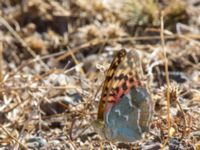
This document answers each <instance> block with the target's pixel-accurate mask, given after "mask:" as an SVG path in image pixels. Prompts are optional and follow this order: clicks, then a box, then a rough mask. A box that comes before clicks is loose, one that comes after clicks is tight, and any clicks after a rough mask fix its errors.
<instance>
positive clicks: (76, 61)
mask: <svg viewBox="0 0 200 150" xmlns="http://www.w3.org/2000/svg"><path fill="white" fill-rule="evenodd" d="M68 50H69V53H70V55H71V57H72V59H73V60H74V62H75V64H76V65H78V64H80V63H79V62H78V60H77V59H76V57H75V56H74V53H72V51H71V49H70V48H68ZM80 71H81V73H82V74H83V75H85V73H84V71H83V68H82V67H81V68H80Z"/></svg>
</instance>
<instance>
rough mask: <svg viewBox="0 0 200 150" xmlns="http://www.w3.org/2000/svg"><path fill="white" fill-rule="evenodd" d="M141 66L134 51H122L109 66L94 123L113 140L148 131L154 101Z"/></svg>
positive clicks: (126, 138)
mask: <svg viewBox="0 0 200 150" xmlns="http://www.w3.org/2000/svg"><path fill="white" fill-rule="evenodd" d="M119 57H120V58H119ZM138 65H139V63H138V55H137V54H136V53H135V52H132V51H131V52H128V53H127V52H126V51H125V50H121V51H120V52H118V54H117V55H116V57H115V58H114V60H113V61H112V63H111V66H110V68H109V69H108V72H107V76H106V79H105V82H104V86H103V91H102V96H101V99H100V104H99V109H98V118H97V120H96V121H95V122H94V126H96V127H95V128H96V130H97V131H98V132H99V133H100V134H101V135H102V136H103V137H104V138H106V139H108V140H110V141H123V142H132V141H135V140H138V139H140V138H141V135H142V133H143V132H145V131H148V126H149V123H150V120H151V117H152V102H151V98H150V95H149V93H148V91H147V89H146V88H145V87H144V86H143V85H142V84H141V82H140V78H139V76H138V75H139V74H140V71H139V70H138V68H136V67H138ZM114 71H116V72H114Z"/></svg>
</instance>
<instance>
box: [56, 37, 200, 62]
mask: <svg viewBox="0 0 200 150" xmlns="http://www.w3.org/2000/svg"><path fill="white" fill-rule="evenodd" d="M185 37H188V38H191V39H196V40H200V36H199V35H194V34H187V35H185V36H184V35H178V34H173V35H168V36H165V39H171V40H172V39H179V38H182V39H186V38H185ZM159 39H160V36H141V37H125V38H115V39H104V40H100V39H94V40H91V41H89V42H88V43H85V44H83V45H80V46H77V47H75V48H72V49H71V51H72V53H73V54H76V53H78V52H80V51H81V50H84V49H87V48H89V47H93V46H95V45H99V44H103V45H105V44H106V43H113V42H126V41H143V40H144V41H146V40H159ZM60 55H61V56H58V57H57V58H56V59H55V62H58V61H60V60H63V59H65V58H66V57H69V56H70V55H71V54H70V53H69V52H68V51H66V52H64V53H60Z"/></svg>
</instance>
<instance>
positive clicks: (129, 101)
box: [126, 93, 134, 107]
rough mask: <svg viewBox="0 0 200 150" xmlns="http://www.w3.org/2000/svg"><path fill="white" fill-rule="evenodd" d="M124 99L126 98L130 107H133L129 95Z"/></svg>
mask: <svg viewBox="0 0 200 150" xmlns="http://www.w3.org/2000/svg"><path fill="white" fill-rule="evenodd" d="M126 97H127V98H128V103H129V105H130V106H131V107H134V106H133V104H132V101H131V95H130V93H128V94H126Z"/></svg>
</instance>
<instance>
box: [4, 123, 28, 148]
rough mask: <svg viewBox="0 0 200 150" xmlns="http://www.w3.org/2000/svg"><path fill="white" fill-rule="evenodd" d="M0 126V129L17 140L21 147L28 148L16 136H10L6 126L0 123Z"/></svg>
mask: <svg viewBox="0 0 200 150" xmlns="http://www.w3.org/2000/svg"><path fill="white" fill-rule="evenodd" d="M0 128H2V130H3V131H4V132H5V133H6V134H7V135H8V136H9V137H11V138H12V139H13V140H14V141H15V142H17V143H18V144H19V145H20V146H21V147H23V148H24V149H28V148H27V147H26V146H25V145H23V144H22V143H21V142H20V141H18V140H17V138H15V137H14V136H12V135H11V134H10V133H9V132H8V131H7V129H6V128H4V127H3V126H2V125H1V124H0Z"/></svg>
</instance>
